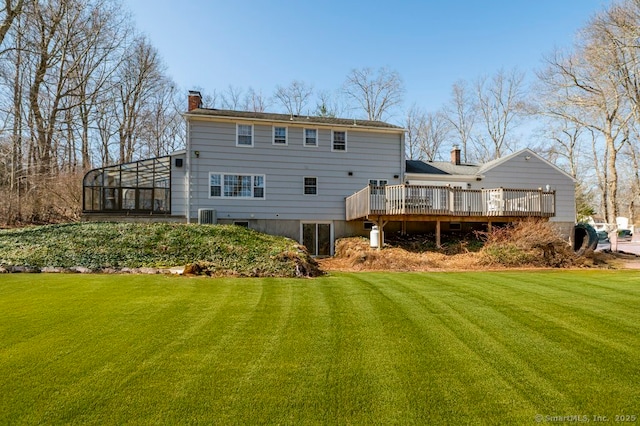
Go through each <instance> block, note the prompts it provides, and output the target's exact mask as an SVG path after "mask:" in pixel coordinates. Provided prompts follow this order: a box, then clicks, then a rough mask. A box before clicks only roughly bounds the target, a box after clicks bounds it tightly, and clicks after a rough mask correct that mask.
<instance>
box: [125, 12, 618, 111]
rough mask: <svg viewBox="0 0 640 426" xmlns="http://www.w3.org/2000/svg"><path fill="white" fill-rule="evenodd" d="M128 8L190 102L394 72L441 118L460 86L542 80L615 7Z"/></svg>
mask: <svg viewBox="0 0 640 426" xmlns="http://www.w3.org/2000/svg"><path fill="white" fill-rule="evenodd" d="M124 3H125V7H128V8H129V10H130V11H131V12H132V14H133V18H134V20H135V22H136V26H137V28H138V30H139V31H141V32H142V33H144V34H146V35H147V36H148V37H149V38H150V40H151V42H152V44H153V45H154V46H155V47H156V48H157V49H158V50H159V52H160V54H161V56H162V58H163V60H164V62H165V64H166V66H167V71H168V73H169V75H171V77H172V78H173V79H174V80H175V81H176V83H177V84H178V86H179V87H180V88H183V89H184V90H185V91H186V90H188V89H191V88H194V87H200V88H202V89H203V90H204V91H208V92H212V91H213V90H214V89H216V90H224V89H225V88H226V87H228V86H229V85H232V86H236V87H242V88H244V89H247V88H249V87H253V88H254V89H256V90H262V92H263V93H265V94H269V95H270V94H271V93H273V91H274V89H275V87H276V86H277V85H287V84H288V83H289V82H291V81H292V80H294V79H298V80H303V81H305V82H307V83H309V84H312V85H313V86H314V88H315V89H317V90H329V91H332V90H335V89H338V88H339V87H340V86H341V85H342V83H343V81H344V79H345V76H346V75H347V74H348V73H349V71H350V70H351V69H353V68H362V67H372V68H378V67H381V66H386V67H389V68H392V69H394V70H396V71H398V72H399V73H400V75H401V76H402V78H403V79H404V82H405V86H406V90H407V92H406V96H405V107H408V106H410V105H411V104H412V103H414V102H415V103H417V104H418V105H419V106H420V107H422V108H423V109H425V110H427V111H435V110H437V109H438V108H440V107H441V106H442V105H443V104H444V103H445V102H447V101H448V99H449V97H450V91H451V86H452V84H453V83H454V82H456V81H457V80H460V79H465V80H468V81H472V80H474V79H476V78H478V77H479V76H481V75H491V74H493V73H495V72H496V71H497V70H498V69H500V68H505V69H511V68H513V67H517V68H518V69H519V70H521V71H523V72H526V73H527V75H528V78H529V79H532V78H533V73H534V71H535V70H536V69H538V68H540V67H541V66H542V62H541V60H542V57H543V55H545V54H548V53H550V52H551V51H552V50H553V49H554V47H570V46H571V45H572V43H573V41H574V37H575V33H576V31H577V30H578V29H580V28H581V27H583V26H584V25H585V24H586V23H587V22H588V20H589V18H590V17H591V16H593V14H595V13H596V12H597V11H600V10H602V9H603V8H604V7H606V6H607V5H609V4H611V0H526V1H524V0H511V1H508V0H488V1H487V0H485V1H475V0H474V1H471V0H467V1H462V0H458V1H453V0H438V1H426V0H425V1H404V0H397V1H395V2H383V1H377V0H370V1H349V0H343V1H335V0H325V1H315V2H310V1H302V0H300V1H287V0H271V1H235V0H231V1H229V0H225V1H221V0H183V1H182V2H176V1H175V0H171V1H170V0H124ZM185 96H186V94H185ZM399 119H400V117H399V116H397V117H395V120H390V121H398V120H399Z"/></svg>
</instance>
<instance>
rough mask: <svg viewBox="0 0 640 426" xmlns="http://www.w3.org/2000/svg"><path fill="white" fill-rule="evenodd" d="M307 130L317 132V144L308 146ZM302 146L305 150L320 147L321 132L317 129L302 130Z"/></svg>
mask: <svg viewBox="0 0 640 426" xmlns="http://www.w3.org/2000/svg"><path fill="white" fill-rule="evenodd" d="M307 130H315V132H316V144H315V145H308V144H307ZM302 146H304V147H305V148H317V147H318V146H320V130H318V128H317V127H303V128H302Z"/></svg>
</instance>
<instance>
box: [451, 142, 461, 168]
mask: <svg viewBox="0 0 640 426" xmlns="http://www.w3.org/2000/svg"><path fill="white" fill-rule="evenodd" d="M451 163H452V164H455V165H456V166H459V165H460V148H458V145H454V146H453V149H452V150H451Z"/></svg>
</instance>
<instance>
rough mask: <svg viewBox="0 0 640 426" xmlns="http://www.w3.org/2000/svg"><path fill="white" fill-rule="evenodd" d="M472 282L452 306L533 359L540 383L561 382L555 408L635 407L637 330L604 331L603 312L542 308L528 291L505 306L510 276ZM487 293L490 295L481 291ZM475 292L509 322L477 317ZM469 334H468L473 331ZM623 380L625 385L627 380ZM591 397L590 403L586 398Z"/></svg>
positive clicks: (621, 314) (574, 306)
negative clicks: (614, 338) (613, 343)
mask: <svg viewBox="0 0 640 426" xmlns="http://www.w3.org/2000/svg"><path fill="white" fill-rule="evenodd" d="M636 277H637V274H636ZM438 278H441V279H445V280H446V277H445V276H436V279H438ZM469 278H473V279H472V280H470V281H473V284H468V285H461V286H456V287H455V291H459V292H462V293H463V294H464V297H463V298H461V300H460V301H459V302H464V303H454V304H452V305H451V306H452V307H458V306H459V307H461V309H463V311H460V312H459V313H461V314H462V313H464V312H468V313H469V316H468V318H469V320H470V321H474V322H476V323H478V325H479V327H480V329H481V330H482V332H484V333H490V334H491V335H492V336H493V337H494V338H495V339H497V340H499V341H500V342H501V343H502V344H503V345H504V346H505V347H513V352H514V353H515V354H518V356H519V358H521V359H522V360H528V361H529V362H528V367H529V368H531V371H534V372H535V371H537V372H538V373H539V374H538V375H539V378H540V379H542V380H546V381H547V382H552V383H555V387H556V389H558V390H559V391H560V392H561V394H562V398H558V397H553V395H551V396H552V397H553V398H552V400H553V401H554V404H553V405H554V407H556V408H562V406H563V405H564V404H561V402H562V400H566V404H570V406H572V407H575V406H577V405H578V406H582V407H583V409H593V408H592V407H595V406H597V405H594V404H595V402H596V400H597V401H600V402H601V403H602V404H603V407H604V406H610V405H611V404H615V405H616V406H617V407H619V408H620V409H623V408H627V409H629V408H631V406H632V405H633V404H634V403H633V402H631V403H630V399H629V398H628V395H633V394H635V395H637V394H638V391H637V389H635V388H634V387H635V385H634V384H633V383H634V380H637V378H638V369H637V367H636V365H637V364H636V362H634V361H633V360H634V357H637V354H638V352H639V351H640V348H639V347H638V338H637V326H636V331H635V333H628V332H627V331H626V327H622V330H621V328H620V327H616V325H615V324H614V323H613V322H612V323H611V324H609V327H607V328H604V329H603V327H601V323H600V316H599V313H600V311H599V310H594V311H593V312H586V311H585V310H584V309H583V308H582V305H583V304H584V300H580V299H573V300H572V303H569V304H567V305H563V306H554V305H552V304H547V303H542V306H541V305H540V300H539V299H536V298H532V297H530V295H529V294H527V292H523V294H522V295H521V296H520V298H515V299H514V295H513V294H509V296H508V298H507V299H505V300H503V301H502V302H500V301H499V300H498V299H499V297H500V291H498V290H499V287H497V286H504V287H508V288H510V285H509V284H507V283H506V282H505V283H503V279H504V278H507V281H508V278H509V277H508V276H503V275H502V274H495V275H488V276H487V277H486V279H487V282H482V281H480V280H482V279H483V278H481V277H478V276H476V277H469ZM530 284H531V285H535V283H530ZM512 285H513V284H511V286H512ZM473 287H475V288H473ZM482 289H485V290H486V291H480V290H482ZM470 292H471V293H473V296H474V298H476V299H478V298H480V299H481V298H482V297H481V296H484V298H486V299H489V300H491V302H490V303H487V304H486V305H485V306H487V307H492V309H493V310H495V314H501V315H504V316H505V317H504V318H499V317H498V318H497V321H494V320H493V319H492V318H494V317H495V315H494V314H492V313H491V312H489V311H485V312H483V314H482V315H475V314H474V311H475V309H474V307H473V306H474V305H473V304H471V303H469V302H470V300H472V299H470V298H469V297H468V293H470ZM455 309H458V308H455ZM628 314H631V315H632V316H636V315H637V311H636V310H634V311H629V310H619V311H618V312H617V315H618V320H619V322H624V319H625V317H626V316H628ZM589 319H590V320H589ZM636 324H637V323H636ZM514 325H515V327H513V326H514ZM594 328H595V330H596V331H594ZM465 329H467V330H468V329H469V327H465ZM611 335H614V336H617V339H619V340H620V343H619V344H617V345H616V347H617V349H620V350H616V349H615V348H612V347H611V340H610V338H609V337H608V336H611ZM605 336H606V337H605ZM488 341H489V339H481V340H480V342H481V343H483V344H486V343H487V342H488ZM487 355H489V356H487V357H485V359H486V360H487V361H488V362H492V361H493V362H494V363H496V362H497V365H498V366H500V367H501V368H504V367H505V366H508V365H509V363H508V362H505V358H504V357H502V356H500V355H499V354H490V353H487ZM491 355H497V357H494V356H491ZM567 366H571V368H567ZM560 377H563V380H558V378H560ZM549 378H553V379H552V380H549ZM621 378H623V379H624V380H622V381H621V380H620V379H621ZM523 384H524V385H527V386H531V384H532V383H529V384H527V382H526V381H525V382H521V383H520V385H523ZM585 391H586V392H585ZM525 393H526V394H527V395H530V396H536V395H537V396H538V397H541V396H542V395H544V392H540V389H536V388H535V387H534V388H532V389H526V390H525ZM585 396H588V398H586V399H585ZM548 405H549V401H546V400H540V401H538V406H539V407H540V408H539V409H541V408H542V407H545V406H548ZM567 408H568V407H567Z"/></svg>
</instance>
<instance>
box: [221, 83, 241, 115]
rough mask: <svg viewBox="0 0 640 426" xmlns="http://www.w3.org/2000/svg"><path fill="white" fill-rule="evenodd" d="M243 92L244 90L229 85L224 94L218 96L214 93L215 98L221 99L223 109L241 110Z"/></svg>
mask: <svg viewBox="0 0 640 426" xmlns="http://www.w3.org/2000/svg"><path fill="white" fill-rule="evenodd" d="M243 92H244V90H242V88H240V87H235V86H232V85H229V86H227V89H226V90H225V91H224V92H221V93H219V94H216V92H215V91H214V96H215V97H216V98H218V97H219V98H220V104H221V105H222V108H224V109H230V110H239V109H242V94H243Z"/></svg>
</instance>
